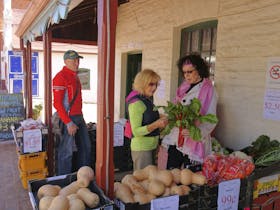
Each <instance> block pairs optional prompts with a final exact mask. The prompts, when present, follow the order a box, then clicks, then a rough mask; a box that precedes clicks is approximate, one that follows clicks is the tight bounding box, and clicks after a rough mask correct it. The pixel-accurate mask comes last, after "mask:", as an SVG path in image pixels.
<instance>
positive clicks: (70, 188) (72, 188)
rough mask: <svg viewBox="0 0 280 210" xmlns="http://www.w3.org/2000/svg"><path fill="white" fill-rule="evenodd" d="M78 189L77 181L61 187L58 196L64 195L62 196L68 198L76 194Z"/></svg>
mask: <svg viewBox="0 0 280 210" xmlns="http://www.w3.org/2000/svg"><path fill="white" fill-rule="evenodd" d="M79 189H80V186H79V185H78V182H77V181H74V182H72V183H71V184H69V185H67V186H65V187H63V188H62V189H61V190H60V191H59V195H64V196H68V195H71V194H74V193H76V192H77V191H78V190H79Z"/></svg>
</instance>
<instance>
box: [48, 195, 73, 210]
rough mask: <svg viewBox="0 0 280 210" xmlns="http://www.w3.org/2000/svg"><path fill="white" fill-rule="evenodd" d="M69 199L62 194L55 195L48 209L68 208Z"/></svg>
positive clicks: (65, 209)
mask: <svg viewBox="0 0 280 210" xmlns="http://www.w3.org/2000/svg"><path fill="white" fill-rule="evenodd" d="M68 209H69V200H68V198H67V197H66V196H64V195H58V196H55V197H54V199H53V200H52V203H51V205H50V207H49V209H48V210H68Z"/></svg>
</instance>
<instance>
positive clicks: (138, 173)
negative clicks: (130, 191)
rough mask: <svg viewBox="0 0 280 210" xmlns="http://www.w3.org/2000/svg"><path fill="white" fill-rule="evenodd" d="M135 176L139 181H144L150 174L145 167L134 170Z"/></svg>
mask: <svg viewBox="0 0 280 210" xmlns="http://www.w3.org/2000/svg"><path fill="white" fill-rule="evenodd" d="M133 176H134V177H135V178H136V180H137V181H143V180H145V179H148V175H147V173H146V171H144V170H143V169H139V170H135V171H133Z"/></svg>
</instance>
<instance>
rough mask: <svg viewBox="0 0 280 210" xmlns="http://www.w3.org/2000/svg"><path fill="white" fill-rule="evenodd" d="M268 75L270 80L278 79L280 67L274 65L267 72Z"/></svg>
mask: <svg viewBox="0 0 280 210" xmlns="http://www.w3.org/2000/svg"><path fill="white" fill-rule="evenodd" d="M269 75H270V77H271V78H272V79H279V78H280V66H279V65H274V66H272V67H271V68H270V70H269Z"/></svg>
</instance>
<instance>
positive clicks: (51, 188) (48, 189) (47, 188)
mask: <svg viewBox="0 0 280 210" xmlns="http://www.w3.org/2000/svg"><path fill="white" fill-rule="evenodd" d="M60 189H61V187H60V186H58V185H51V184H45V185H43V186H41V187H40V188H39V190H38V192H37V197H38V198H39V199H41V198H42V197H44V196H53V197H55V196H57V195H58V193H59V191H60Z"/></svg>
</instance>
